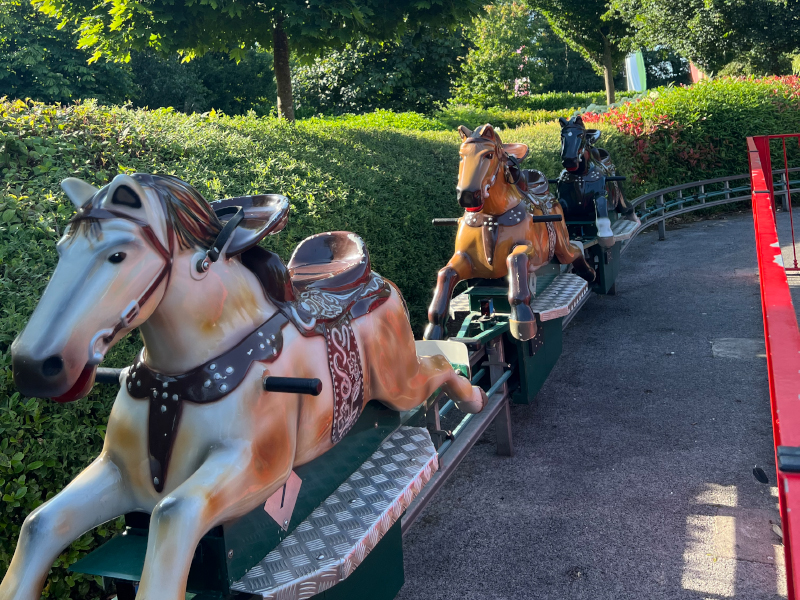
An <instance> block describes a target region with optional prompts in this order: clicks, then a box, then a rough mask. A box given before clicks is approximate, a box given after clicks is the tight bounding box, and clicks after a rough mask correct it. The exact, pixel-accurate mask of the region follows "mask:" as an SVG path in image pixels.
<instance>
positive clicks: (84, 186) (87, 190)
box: [61, 177, 100, 208]
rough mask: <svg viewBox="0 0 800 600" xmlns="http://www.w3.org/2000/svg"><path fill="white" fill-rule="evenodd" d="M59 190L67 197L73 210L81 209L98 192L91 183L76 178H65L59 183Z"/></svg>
mask: <svg viewBox="0 0 800 600" xmlns="http://www.w3.org/2000/svg"><path fill="white" fill-rule="evenodd" d="M61 189H62V190H64V193H65V194H66V195H67V198H69V199H70V200H71V201H72V203H73V204H74V205H75V208H83V207H84V206H86V204H87V203H88V202H89V201H90V200H91V199H92V198H94V195H95V194H96V193H97V192H99V191H100V190H98V189H97V188H96V187H94V186H93V185H92V184H91V183H87V182H85V181H84V180H83V179H78V178H77V177H67V178H66V179H65V180H64V181H62V182H61Z"/></svg>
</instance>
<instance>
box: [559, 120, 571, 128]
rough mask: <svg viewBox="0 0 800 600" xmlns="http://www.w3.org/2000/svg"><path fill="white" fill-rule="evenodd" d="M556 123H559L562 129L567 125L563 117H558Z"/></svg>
mask: <svg viewBox="0 0 800 600" xmlns="http://www.w3.org/2000/svg"><path fill="white" fill-rule="evenodd" d="M558 122H559V123H561V127H562V128H563V127H566V126H567V125H569V121H567V120H566V119H565V118H564V117H558Z"/></svg>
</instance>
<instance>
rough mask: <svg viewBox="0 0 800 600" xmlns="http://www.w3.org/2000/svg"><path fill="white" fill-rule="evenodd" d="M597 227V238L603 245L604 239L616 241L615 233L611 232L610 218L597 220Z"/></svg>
mask: <svg viewBox="0 0 800 600" xmlns="http://www.w3.org/2000/svg"><path fill="white" fill-rule="evenodd" d="M595 226H596V227H597V238H598V239H599V240H600V243H601V244H602V243H603V242H602V240H603V238H611V239H612V240H613V239H614V232H613V231H612V230H611V219H609V218H608V217H601V218H599V219H597V221H596V222H595Z"/></svg>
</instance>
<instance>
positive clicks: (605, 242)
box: [597, 235, 616, 248]
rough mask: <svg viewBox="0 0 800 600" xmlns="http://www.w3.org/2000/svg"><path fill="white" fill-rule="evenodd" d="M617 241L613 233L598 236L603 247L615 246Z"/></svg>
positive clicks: (598, 241) (599, 243)
mask: <svg viewBox="0 0 800 600" xmlns="http://www.w3.org/2000/svg"><path fill="white" fill-rule="evenodd" d="M615 242H616V240H615V239H614V236H613V235H612V236H611V237H599V236H598V238H597V244H598V245H599V246H600V247H602V248H611V247H613V246H614V243H615Z"/></svg>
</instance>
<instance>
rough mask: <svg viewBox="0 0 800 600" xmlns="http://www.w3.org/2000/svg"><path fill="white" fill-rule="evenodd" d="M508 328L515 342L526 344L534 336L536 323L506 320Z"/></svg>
mask: <svg viewBox="0 0 800 600" xmlns="http://www.w3.org/2000/svg"><path fill="white" fill-rule="evenodd" d="M508 328H509V329H510V330H511V335H512V336H513V337H514V339H515V340H519V341H521V342H527V341H528V340H531V339H533V338H534V337H535V336H536V321H515V320H513V319H509V320H508Z"/></svg>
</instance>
